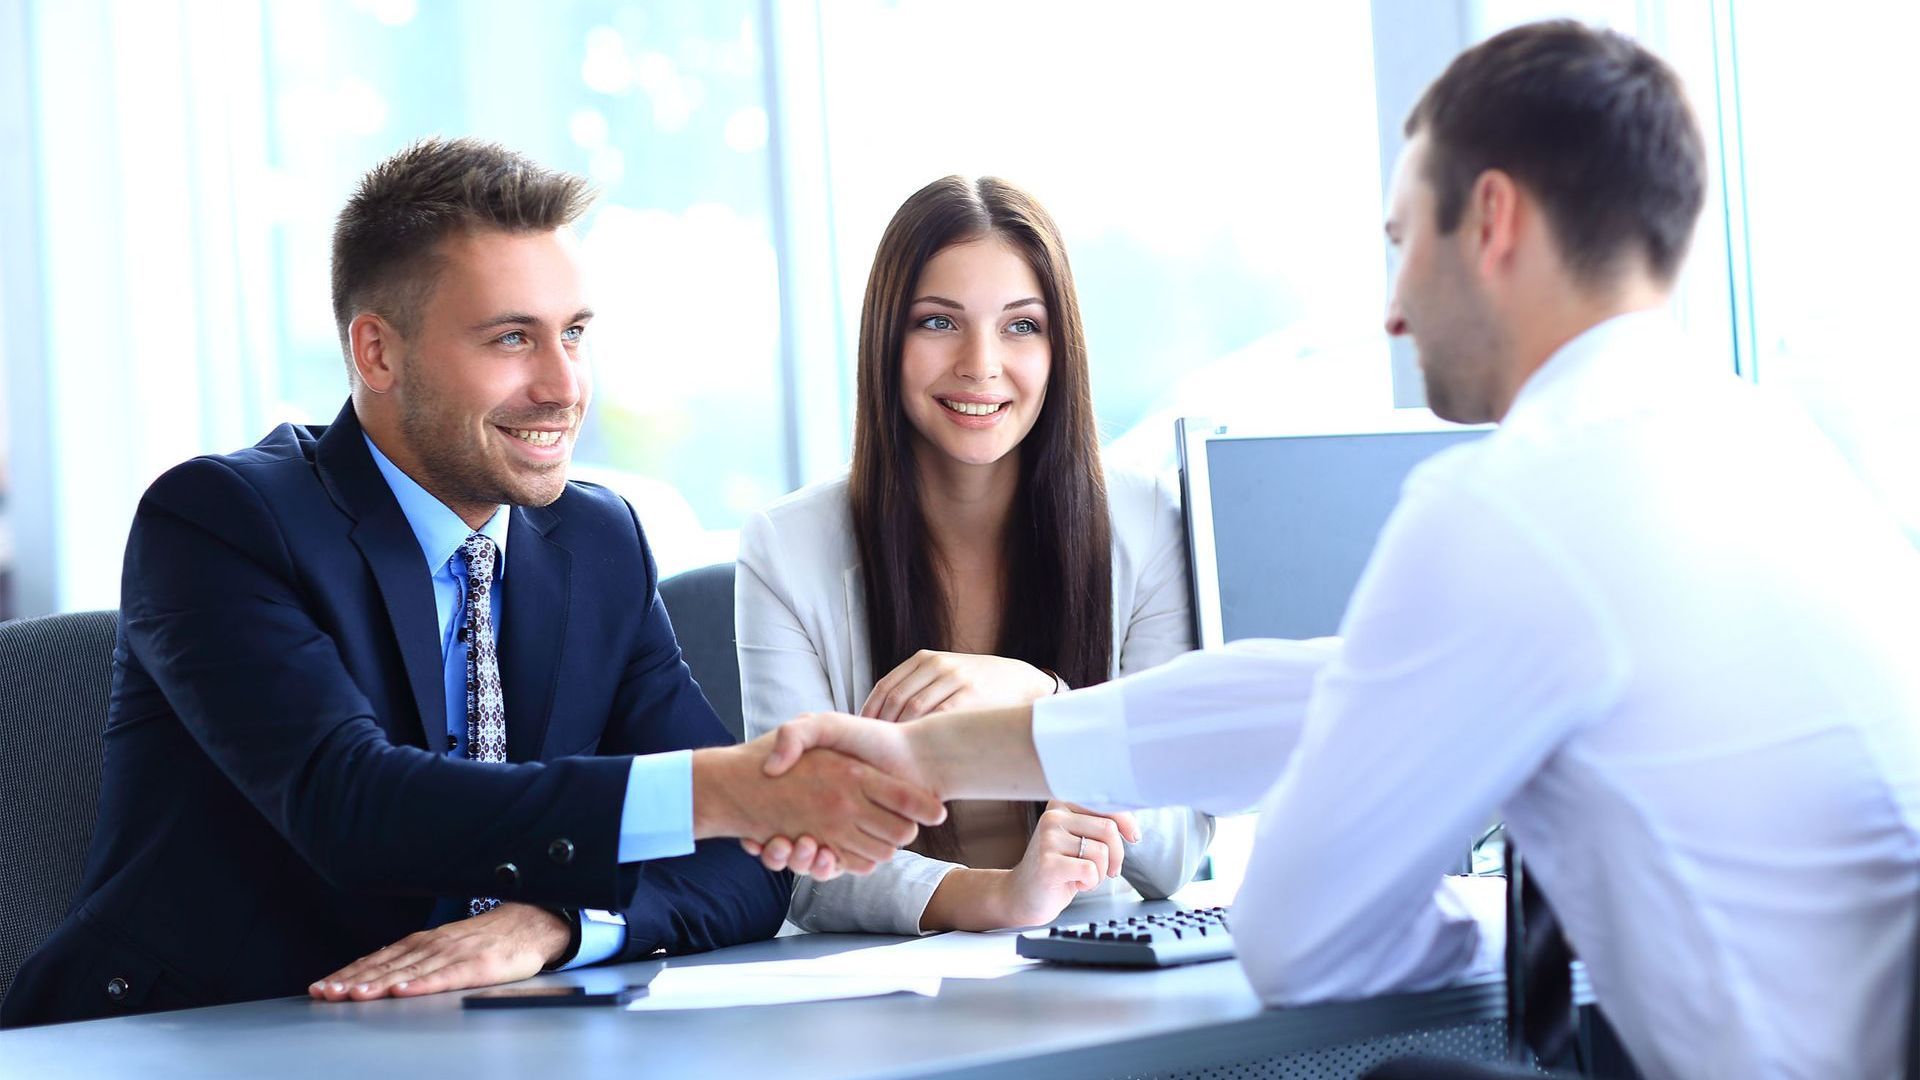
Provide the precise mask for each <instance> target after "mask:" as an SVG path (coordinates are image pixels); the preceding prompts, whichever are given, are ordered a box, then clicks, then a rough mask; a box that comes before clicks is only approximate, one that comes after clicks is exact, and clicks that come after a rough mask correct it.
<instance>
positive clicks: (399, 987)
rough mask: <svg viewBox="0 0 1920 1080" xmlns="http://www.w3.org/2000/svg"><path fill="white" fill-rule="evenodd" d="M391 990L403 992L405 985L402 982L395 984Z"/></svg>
mask: <svg viewBox="0 0 1920 1080" xmlns="http://www.w3.org/2000/svg"><path fill="white" fill-rule="evenodd" d="M393 988H394V989H395V990H405V989H406V988H407V984H406V983H403V982H397V983H394V984H393Z"/></svg>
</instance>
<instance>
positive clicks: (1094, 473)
mask: <svg viewBox="0 0 1920 1080" xmlns="http://www.w3.org/2000/svg"><path fill="white" fill-rule="evenodd" d="M986 236H996V237H998V238H1000V239H1002V240H1005V241H1006V242H1008V243H1009V244H1011V245H1012V246H1013V247H1014V248H1015V249H1016V250H1018V251H1019V252H1021V254H1022V255H1024V256H1025V257H1026V260H1027V263H1028V265H1030V266H1031V267H1032V268H1033V273H1034V276H1035V277H1037V278H1039V280H1040V288H1041V299H1042V300H1044V301H1045V302H1046V306H1047V320H1046V322H1047V343H1048V345H1049V346H1050V348H1051V351H1052V365H1051V370H1050V374H1049V376H1048V379H1047V393H1046V400H1045V402H1044V403H1043V404H1042V406H1041V409H1040V415H1039V417H1038V418H1037V419H1036V420H1035V421H1034V425H1033V429H1032V430H1031V431H1030V432H1028V433H1027V437H1026V439H1025V440H1023V441H1022V442H1021V444H1020V448H1019V454H1020V488H1019V494H1018V495H1017V496H1016V497H1015V499H1014V506H1013V514H1012V518H1011V520H1010V521H1009V522H1008V523H1007V531H1006V554H1005V559H1006V563H1005V565H1006V567H1007V574H1006V578H1005V582H1006V586H1005V590H1004V594H1003V598H1002V606H1001V611H1000V640H999V643H998V647H997V648H996V650H995V652H996V653H997V654H998V655H1000V656H1006V657H1011V658H1013V659H1016V660H1024V661H1026V662H1027V663H1029V664H1032V665H1034V666H1035V667H1040V668H1046V669H1049V670H1052V671H1055V672H1058V673H1059V675H1060V677H1061V678H1063V679H1065V680H1066V681H1067V682H1068V683H1070V684H1071V685H1073V686H1076V687H1078V686H1092V685H1094V684H1095V683H1102V682H1105V681H1107V674H1108V670H1109V667H1110V665H1111V663H1112V655H1113V568H1112V553H1111V548H1110V546H1109V532H1110V530H1109V524H1108V518H1107V489H1106V480H1105V477H1104V475H1103V474H1102V473H1101V470H1100V438H1099V432H1098V430H1097V428H1096V425H1095V422H1094V416H1093V393H1092V390H1091V388H1090V386H1089V378H1088V371H1087V342H1086V334H1085V330H1084V329H1083V327H1082V325H1081V322H1080V302H1079V298H1078V297H1077V296H1076V295H1075V293H1074V288H1073V272H1072V270H1071V269H1069V267H1068V265H1067V252H1066V247H1065V246H1064V245H1063V244H1062V243H1061V240H1060V230H1059V228H1058V227H1057V226H1056V225H1055V224H1054V223H1053V218H1052V217H1051V216H1049V215H1048V214H1047V212H1046V211H1045V210H1044V209H1042V208H1041V206H1040V204H1039V203H1037V202H1035V201H1034V199H1033V198H1032V196H1029V195H1028V194H1027V193H1026V192H1024V191H1021V190H1020V189H1019V188H1017V187H1015V186H1013V185H1012V184H1009V183H1007V182H1006V181H1004V180H998V179H995V178H993V177H982V178H980V179H978V180H972V181H969V180H967V179H965V178H964V177H959V176H948V177H944V178H942V179H940V180H935V181H934V182H933V183H931V184H928V185H927V186H926V187H923V188H921V189H920V190H919V191H917V192H915V193H914V194H913V196H912V197H911V198H909V199H908V200H907V201H906V202H905V203H904V204H902V205H901V207H900V209H899V210H898V211H897V212H896V213H895V214H894V215H893V220H892V221H891V222H890V223H888V225H887V230H886V233H885V234H884V235H883V236H882V237H881V238H880V248H879V250H878V251H877V252H876V253H875V254H874V258H873V270H872V272H871V273H870V274H869V275H868V276H867V293H866V299H865V302H864V303H863V304H862V305H861V313H860V355H859V376H858V387H857V391H856V398H857V403H856V408H855V419H854V428H853V430H854V436H853V470H852V475H851V477H850V480H849V484H848V495H849V498H850V501H851V502H852V509H853V530H854V535H855V537H856V538H857V540H858V542H859V547H860V567H861V575H862V578H863V580H864V583H865V587H866V607H867V629H868V638H869V641H868V649H869V658H870V660H871V661H872V665H873V675H874V678H876V679H878V678H880V677H881V676H883V675H885V674H886V673H887V672H889V671H892V670H893V669H894V668H895V667H897V666H899V665H900V664H901V663H902V662H903V661H905V660H906V659H907V658H908V657H909V656H912V655H913V654H914V653H915V652H916V651H918V650H920V649H942V650H946V649H950V647H951V643H952V636H951V626H950V620H949V618H948V616H949V612H948V611H947V607H946V604H945V603H942V602H926V601H927V598H932V597H944V596H945V595H946V593H945V592H944V590H942V589H941V588H940V582H939V579H938V578H937V576H936V574H935V571H934V557H933V552H932V551H931V550H930V545H929V541H928V535H927V525H926V516H925V514H924V513H923V512H922V510H921V505H920V493H919V490H918V489H919V472H918V470H917V469H916V468H915V466H914V457H913V454H914V450H913V447H914V441H913V432H912V427H911V425H910V423H909V422H908V420H907V413H906V409H905V408H904V407H903V405H902V402H901V400H900V362H901V355H900V354H901V343H902V340H903V339H904V337H905V335H906V331H907V312H908V307H909V305H910V304H911V302H912V300H913V290H914V286H915V285H916V284H917V283H918V282H919V280H920V273H921V270H922V269H924V268H925V267H926V265H927V262H928V260H930V259H932V258H933V256H934V255H936V254H938V253H939V252H941V251H942V250H944V249H946V248H948V247H951V246H952V245H954V244H956V243H964V242H966V241H969V240H977V239H980V238H983V237H986ZM923 835H924V842H923V847H924V848H925V849H926V850H927V852H928V854H930V855H936V856H938V857H946V858H952V857H953V856H955V855H956V854H957V853H958V847H959V844H958V839H957V837H955V836H954V834H953V831H952V827H951V826H950V825H942V826H939V827H937V828H934V829H929V830H927V831H926V832H925V834H923Z"/></svg>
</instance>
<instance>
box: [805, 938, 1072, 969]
mask: <svg viewBox="0 0 1920 1080" xmlns="http://www.w3.org/2000/svg"><path fill="white" fill-rule="evenodd" d="M1018 936H1019V935H1018V934H1015V933H1012V932H1002V933H995V934H971V933H964V932H960V931H955V932H953V933H948V934H935V935H934V936H932V937H923V938H915V939H913V940H912V941H903V942H901V943H899V944H897V945H875V946H872V947H870V948H865V949H854V950H852V951H850V952H843V953H835V954H834V955H832V956H822V957H820V958H818V959H815V960H807V961H803V962H804V963H808V964H814V965H817V966H818V968H819V969H820V970H821V971H822V972H834V973H843V974H860V975H911V974H924V975H938V976H940V977H941V978H945V979H998V978H1000V977H1001V976H1002V975H1011V974H1013V973H1014V972H1016V971H1019V970H1021V969H1023V968H1027V967H1031V966H1033V965H1034V964H1037V963H1039V961H1038V960H1029V959H1027V958H1026V957H1024V956H1020V955H1018V954H1017V953H1015V952H1014V946H1013V943H1014V939H1015V938H1017V937H1018Z"/></svg>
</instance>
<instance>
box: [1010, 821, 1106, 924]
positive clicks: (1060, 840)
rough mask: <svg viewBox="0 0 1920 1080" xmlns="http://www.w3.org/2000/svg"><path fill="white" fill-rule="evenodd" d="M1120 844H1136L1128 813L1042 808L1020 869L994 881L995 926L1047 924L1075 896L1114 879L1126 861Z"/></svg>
mask: <svg viewBox="0 0 1920 1080" xmlns="http://www.w3.org/2000/svg"><path fill="white" fill-rule="evenodd" d="M1123 839H1124V840H1126V841H1129V842H1133V843H1138V842H1139V840H1140V826H1139V824H1138V823H1136V822H1135V821H1134V820H1133V815H1132V814H1128V813H1124V812H1123V813H1118V814H1112V815H1108V814H1098V813H1095V812H1093V811H1092V810H1088V809H1086V808H1085V807H1080V806H1075V805H1073V804H1072V803H1063V802H1050V803H1048V804H1047V809H1046V812H1045V813H1043V814H1041V815H1040V823H1039V824H1038V825H1036V826H1035V827H1034V830H1033V838H1032V839H1030V840H1028V841H1027V853H1026V855H1024V856H1023V857H1021V859H1020V865H1018V866H1016V867H1014V868H1013V869H1012V870H1010V871H1008V872H1007V874H1006V876H1005V877H1003V878H1000V879H999V882H1000V895H999V896H998V897H997V898H996V899H997V904H996V906H997V907H998V908H999V911H998V913H997V915H998V918H997V921H998V922H999V923H1000V925H1001V926H1008V927H1011V926H1038V925H1040V924H1041V923H1046V922H1051V921H1053V919H1054V917H1055V916H1057V915H1059V914H1060V912H1061V911H1062V910H1064V909H1065V908H1066V906H1067V905H1068V904H1069V903H1071V902H1072V901H1073V898H1074V897H1075V896H1076V895H1078V894H1080V893H1083V892H1087V891H1088V890H1090V889H1093V888H1094V887H1095V886H1097V885H1099V884H1100V883H1101V882H1102V881H1104V880H1106V879H1107V878H1111V877H1118V876H1119V875H1120V864H1121V862H1122V861H1123V860H1124V859H1125V858H1126V851H1125V849H1124V848H1123V847H1122V846H1121V841H1122V840H1123Z"/></svg>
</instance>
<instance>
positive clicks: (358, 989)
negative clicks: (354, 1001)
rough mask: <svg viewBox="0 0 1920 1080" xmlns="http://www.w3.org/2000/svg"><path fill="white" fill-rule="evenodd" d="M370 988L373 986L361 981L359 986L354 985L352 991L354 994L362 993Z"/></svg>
mask: <svg viewBox="0 0 1920 1080" xmlns="http://www.w3.org/2000/svg"><path fill="white" fill-rule="evenodd" d="M371 989H373V987H371V986H369V985H367V984H366V983H361V984H360V985H359V986H356V987H354V988H353V991H354V993H356V994H364V993H366V992H367V991H369V990H371Z"/></svg>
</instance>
